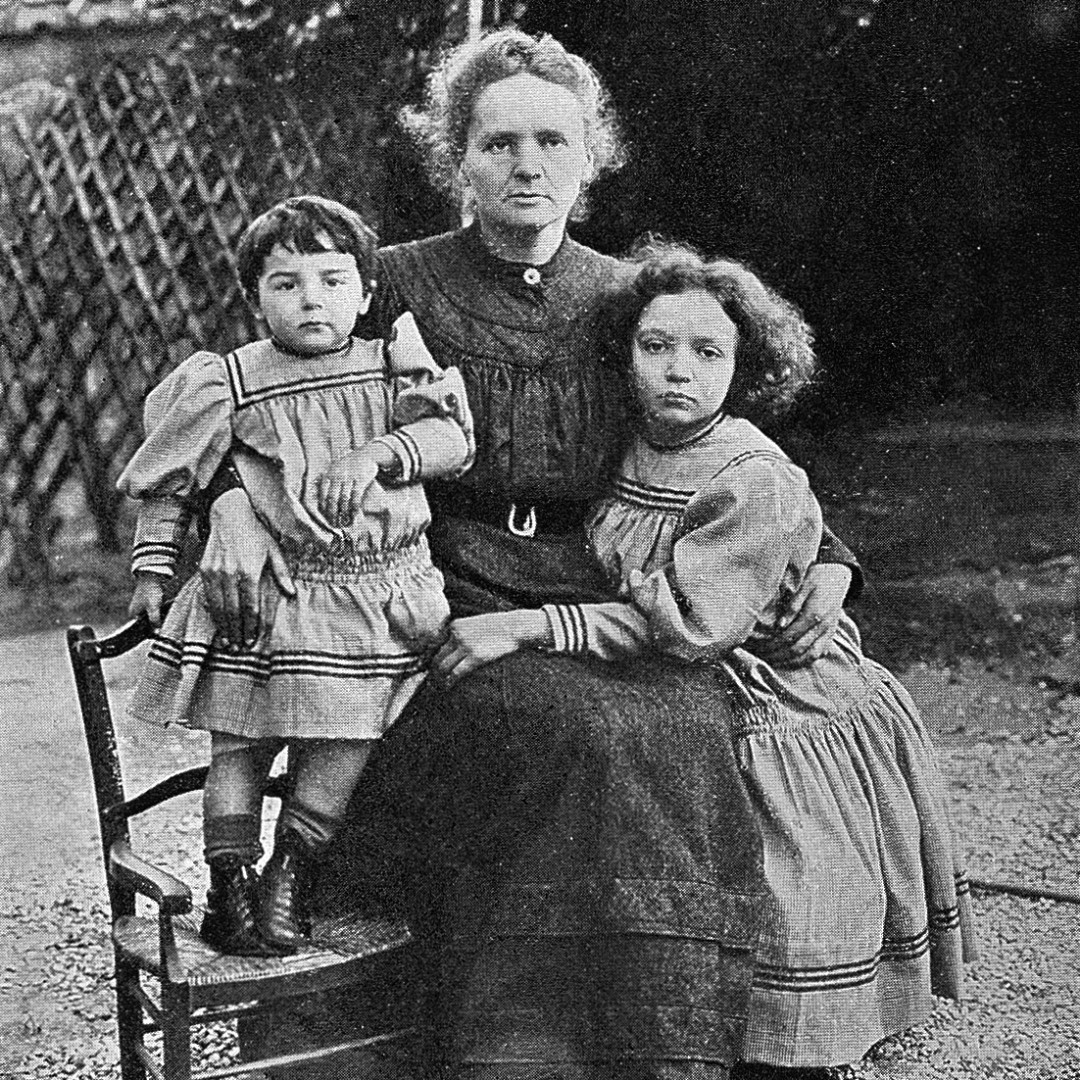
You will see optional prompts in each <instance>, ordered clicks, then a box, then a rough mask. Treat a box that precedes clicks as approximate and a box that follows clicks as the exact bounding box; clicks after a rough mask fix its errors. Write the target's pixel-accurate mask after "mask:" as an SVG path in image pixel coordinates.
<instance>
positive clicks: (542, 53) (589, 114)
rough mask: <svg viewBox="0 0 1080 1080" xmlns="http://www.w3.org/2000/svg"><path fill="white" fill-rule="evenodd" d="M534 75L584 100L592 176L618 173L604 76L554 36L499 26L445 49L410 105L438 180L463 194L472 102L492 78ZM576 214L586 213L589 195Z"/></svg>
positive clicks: (617, 141) (411, 125)
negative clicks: (420, 96)
mask: <svg viewBox="0 0 1080 1080" xmlns="http://www.w3.org/2000/svg"><path fill="white" fill-rule="evenodd" d="M521 74H525V75H534V76H535V77H536V78H538V79H543V80H544V81H545V82H550V83H554V84H555V85H556V86H562V87H564V88H565V89H567V90H569V91H570V92H571V93H572V94H573V95H574V97H576V98H577V99H578V101H579V102H580V103H581V113H582V117H583V118H584V122H585V147H586V149H587V150H588V151H589V154H590V155H591V157H592V174H591V175H590V176H588V177H586V181H585V187H587V186H588V185H589V184H590V183H591V182H592V181H593V180H595V179H596V178H597V176H599V175H600V174H601V173H604V172H613V171H614V170H615V169H618V168H620V167H621V166H622V164H623V163H624V161H625V160H626V154H625V150H624V147H623V142H622V137H621V134H620V132H619V124H618V121H617V119H616V117H615V113H614V110H613V109H612V107H611V104H610V101H609V99H608V95H607V91H606V90H605V89H604V86H603V84H602V83H601V82H600V77H599V76H598V75H597V74H596V72H595V71H594V70H593V69H592V67H591V66H590V65H589V64H588V63H587V62H586V61H584V60H583V59H582V58H581V57H580V56H576V55H574V54H573V53H571V52H568V51H567V50H566V49H565V48H563V46H562V45H561V44H560V43H559V42H558V41H556V40H555V39H554V38H553V37H551V36H550V35H547V34H544V35H543V36H541V37H532V36H531V35H529V34H526V33H524V32H523V31H521V30H515V29H504V30H494V31H491V32H490V33H487V34H484V35H482V36H481V37H479V38H476V39H475V40H474V41H468V42H465V43H464V44H462V45H459V46H457V47H456V48H454V49H451V50H450V51H449V52H447V53H446V54H445V55H444V56H443V58H442V60H441V62H440V63H439V64H438V65H437V66H436V67H435V68H434V70H433V71H432V72H431V74H430V75H429V76H428V80H427V89H426V93H425V96H424V102H423V104H422V105H420V106H416V107H406V108H404V109H402V110H401V112H400V113H399V117H400V120H401V123H402V126H403V127H404V128H405V130H406V131H407V132H408V133H409V134H410V135H411V136H412V138H413V139H414V140H415V142H416V143H417V145H418V146H419V147H420V149H421V151H422V153H423V155H424V159H425V163H426V165H427V170H428V175H429V176H430V178H431V181H432V183H434V184H435V186H436V187H437V188H438V189H439V190H441V191H443V192H445V193H446V194H447V195H449V196H451V197H452V198H455V199H460V195H461V193H460V190H459V182H458V168H459V166H460V165H461V161H462V159H463V158H464V156H465V150H466V146H467V144H468V138H469V124H470V123H471V121H472V112H473V105H474V104H475V102H476V99H477V97H479V95H480V93H481V92H482V91H483V90H484V89H485V88H486V87H488V86H490V85H491V84H492V83H496V82H501V81H502V80H503V79H509V78H511V77H512V76H514V75H521ZM574 211H575V212H574V213H573V214H572V215H571V216H572V217H573V218H574V219H575V220H580V219H581V218H582V217H584V215H585V207H584V197H582V198H579V199H578V203H577V204H576V205H575V207H574Z"/></svg>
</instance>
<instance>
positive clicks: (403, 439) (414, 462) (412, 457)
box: [391, 429, 424, 483]
mask: <svg viewBox="0 0 1080 1080" xmlns="http://www.w3.org/2000/svg"><path fill="white" fill-rule="evenodd" d="M391 437H392V438H394V439H396V440H397V442H398V443H399V444H400V445H401V448H402V451H403V454H404V457H405V460H406V462H407V465H408V467H407V468H406V470H405V476H404V478H403V479H404V480H405V481H406V482H407V483H412V482H413V481H414V480H418V479H419V478H420V477H421V476H422V475H423V467H424V459H423V457H422V456H421V454H420V446H419V444H418V443H417V441H416V440H415V439H414V438H413V437H412V435H410V434H409V433H408V432H407V431H405V430H403V429H402V430H399V431H394V432H391Z"/></svg>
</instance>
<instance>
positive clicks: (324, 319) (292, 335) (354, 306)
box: [255, 244, 371, 356]
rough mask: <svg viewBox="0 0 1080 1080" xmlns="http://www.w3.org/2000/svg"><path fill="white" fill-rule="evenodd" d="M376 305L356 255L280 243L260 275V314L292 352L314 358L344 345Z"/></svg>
mask: <svg viewBox="0 0 1080 1080" xmlns="http://www.w3.org/2000/svg"><path fill="white" fill-rule="evenodd" d="M370 303H371V293H370V292H369V291H367V290H366V289H365V288H364V283H363V282H362V281H361V280H360V272H359V270H358V269H357V266H356V258H355V256H353V255H346V254H345V253H344V252H341V251H333V250H326V251H317V252H312V253H310V254H301V253H300V252H297V251H291V250H290V249H289V248H286V247H282V246H281V244H277V245H275V246H274V248H273V249H272V250H271V251H270V254H269V255H267V257H266V261H265V262H264V263H263V269H262V273H261V274H260V275H259V284H258V301H257V303H256V304H255V314H256V315H261V316H262V317H263V318H264V319H265V320H266V322H267V324H268V325H269V327H270V333H271V334H273V336H274V337H275V338H276V339H277V340H278V341H279V342H280V343H281V344H282V345H283V346H284V347H285V348H286V349H287V350H288V351H289V352H294V353H300V354H301V355H304V356H314V355H317V354H318V353H323V352H331V351H333V350H334V349H339V348H341V347H342V346H343V345H344V344H345V342H346V341H347V340H348V337H349V335H350V334H351V333H352V331H353V327H354V326H355V325H356V319H357V316H358V315H362V314H363V313H364V312H365V311H367V309H368V305H369V304H370Z"/></svg>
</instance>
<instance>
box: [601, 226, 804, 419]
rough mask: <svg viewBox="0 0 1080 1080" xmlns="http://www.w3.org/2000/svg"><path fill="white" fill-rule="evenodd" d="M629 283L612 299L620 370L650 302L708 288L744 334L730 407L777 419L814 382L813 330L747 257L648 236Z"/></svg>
mask: <svg viewBox="0 0 1080 1080" xmlns="http://www.w3.org/2000/svg"><path fill="white" fill-rule="evenodd" d="M622 282H623V283H622V285H621V286H619V287H617V288H616V289H615V290H614V292H613V293H612V295H611V298H610V304H609V305H608V319H609V323H608V328H607V335H606V336H607V340H608V342H609V343H610V346H611V350H612V351H611V353H610V354H609V360H610V362H612V363H613V364H615V365H616V366H618V367H620V368H621V369H623V370H628V369H629V365H630V358H631V356H632V355H633V341H634V333H635V331H636V329H637V325H638V321H639V320H640V318H641V314H642V312H643V311H644V310H645V309H646V308H647V307H648V306H649V304H650V303H652V301H653V300H655V299H656V297H658V296H668V295H672V294H678V293H685V292H691V291H694V290H697V289H701V290H704V291H705V292H708V293H711V294H712V295H713V296H715V297H716V299H717V300H719V301H720V303H721V304H722V305H723V308H724V311H725V313H726V314H727V316H728V318H729V319H731V321H732V322H733V323H734V324H735V327H736V329H737V330H738V332H739V340H738V343H737V344H736V346H735V374H734V377H733V378H732V380H731V388H730V389H729V390H728V395H727V400H726V401H725V402H724V409H725V410H726V411H727V412H729V413H732V414H734V415H736V416H742V417H745V418H746V419H748V420H752V421H754V422H755V423H766V424H767V423H770V422H772V421H775V420H776V419H778V418H779V417H780V416H782V415H783V414H784V413H785V412H786V411H787V410H788V409H789V408H790V407H791V405H792V404H793V403H794V401H795V399H796V397H797V396H798V395H799V393H800V392H801V391H802V390H804V389H805V388H806V387H807V386H809V385H810V384H811V383H813V381H814V376H815V373H816V371H817V357H816V356H815V355H814V349H813V344H814V336H813V331H812V330H811V329H810V327H809V326H808V325H807V324H806V323H805V322H804V321H803V317H802V313H801V312H800V311H799V309H798V308H797V307H796V306H795V305H794V304H792V303H790V302H789V301H787V300H785V299H784V298H783V297H782V296H779V295H778V294H777V293H776V292H774V291H773V290H772V289H770V288H769V286H767V285H766V284H765V283H764V282H763V281H762V280H761V279H760V278H759V277H758V276H757V275H756V274H755V273H754V272H753V271H752V270H751V269H750V268H749V267H748V266H746V265H744V264H743V263H740V262H736V261H735V260H734V259H726V258H715V259H706V258H704V257H703V256H702V255H701V254H700V253H699V252H698V251H697V250H696V249H694V248H692V247H690V246H688V245H686V244H676V243H671V242H668V241H664V240H659V239H656V238H654V237H647V238H645V239H644V240H643V241H640V242H639V243H638V244H637V245H636V246H635V247H634V249H633V250H632V252H631V254H630V255H629V257H628V259H627V264H626V272H625V275H624V276H623V278H622ZM628 385H629V382H628Z"/></svg>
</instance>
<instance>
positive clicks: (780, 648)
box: [753, 526, 863, 667]
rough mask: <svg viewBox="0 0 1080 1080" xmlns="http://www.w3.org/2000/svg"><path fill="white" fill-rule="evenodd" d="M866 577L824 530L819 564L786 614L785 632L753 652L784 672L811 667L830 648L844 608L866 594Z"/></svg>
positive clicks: (846, 550)
mask: <svg viewBox="0 0 1080 1080" xmlns="http://www.w3.org/2000/svg"><path fill="white" fill-rule="evenodd" d="M862 588H863V573H862V567H860V566H859V562H858V560H857V559H856V558H855V555H854V554H853V553H852V551H851V549H850V548H848V546H847V545H846V544H845V543H844V542H843V541H842V540H840V539H839V538H838V537H837V536H836V534H835V533H833V532H832V530H830V529H829V527H828V526H825V528H824V532H823V535H822V538H821V548H820V550H819V551H818V558H817V562H816V563H814V565H813V566H811V567H810V569H809V570H808V571H807V573H806V577H805V578H804V579H803V583H802V585H801V587H800V588H799V591H798V592H797V593H796V594H795V595H794V596H793V597H792V598H791V600H790V601H789V603H788V606H787V610H786V611H785V612H784V613H783V617H782V620H781V622H782V626H783V629H782V630H781V631H780V632H779V633H778V634H776V635H775V636H774V637H771V638H767V639H764V640H762V641H755V642H754V644H753V651H754V652H755V653H757V655H758V656H760V657H761V658H762V659H763V660H768V661H769V662H770V663H773V664H776V665H778V666H781V667H791V666H795V665H800V664H809V663H812V662H813V661H814V660H817V659H818V658H819V657H821V656H824V655H825V653H826V652H827V651H828V648H829V646H830V645H831V644H832V639H833V635H834V634H835V633H836V628H837V626H838V625H839V622H840V613H841V612H842V611H843V610H844V605H845V604H846V603H848V602H849V601H852V600H857V599H858V598H859V595H860V594H861V593H862Z"/></svg>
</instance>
